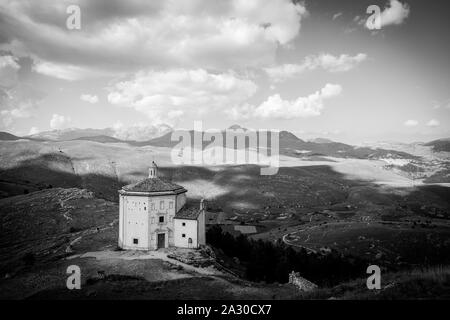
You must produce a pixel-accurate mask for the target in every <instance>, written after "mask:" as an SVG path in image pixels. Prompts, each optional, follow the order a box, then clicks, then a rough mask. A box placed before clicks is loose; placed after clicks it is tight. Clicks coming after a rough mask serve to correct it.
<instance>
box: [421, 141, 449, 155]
mask: <svg viewBox="0 0 450 320" xmlns="http://www.w3.org/2000/svg"><path fill="white" fill-rule="evenodd" d="M424 145H425V146H431V147H433V150H434V151H436V152H439V151H444V152H450V139H439V140H434V141H430V142H428V143H425V144H424Z"/></svg>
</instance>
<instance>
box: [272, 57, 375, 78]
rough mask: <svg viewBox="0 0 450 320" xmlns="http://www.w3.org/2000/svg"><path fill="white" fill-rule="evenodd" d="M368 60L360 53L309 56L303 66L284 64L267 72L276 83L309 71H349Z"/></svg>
mask: <svg viewBox="0 0 450 320" xmlns="http://www.w3.org/2000/svg"><path fill="white" fill-rule="evenodd" d="M366 59H367V55H366V54H365V53H358V54H357V55H355V56H350V55H348V54H341V55H340V56H333V55H331V54H325V53H323V54H320V55H318V56H308V57H306V58H305V59H304V61H303V62H302V63H301V64H283V65H280V66H276V67H271V68H266V69H265V71H266V72H267V74H268V75H269V76H270V77H271V79H272V80H274V81H282V80H284V79H287V78H290V77H293V76H296V75H299V74H301V73H303V72H305V71H307V70H314V69H317V68H322V69H325V70H327V71H330V72H344V71H349V70H351V69H353V68H354V67H356V66H357V65H358V64H360V63H361V62H362V61H364V60H366Z"/></svg>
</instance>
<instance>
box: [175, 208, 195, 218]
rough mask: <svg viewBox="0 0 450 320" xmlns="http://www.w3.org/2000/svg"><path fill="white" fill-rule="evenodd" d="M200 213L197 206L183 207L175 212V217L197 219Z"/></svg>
mask: <svg viewBox="0 0 450 320" xmlns="http://www.w3.org/2000/svg"><path fill="white" fill-rule="evenodd" d="M199 214H200V208H199V207H186V206H185V207H183V209H181V210H180V211H178V212H177V213H176V214H175V219H189V220H197V218H198V216H199Z"/></svg>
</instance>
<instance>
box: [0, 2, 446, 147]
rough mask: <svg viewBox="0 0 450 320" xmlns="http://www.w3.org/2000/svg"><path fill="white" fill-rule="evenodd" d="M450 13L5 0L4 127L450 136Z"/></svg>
mask: <svg viewBox="0 0 450 320" xmlns="http://www.w3.org/2000/svg"><path fill="white" fill-rule="evenodd" d="M71 4H78V5H79V7H80V9H81V29H80V30H76V29H75V30H70V29H68V28H67V26H66V21H67V18H68V17H69V14H68V13H67V12H66V10H67V7H68V6H69V5H71ZM371 4H376V5H379V6H380V8H381V9H382V14H381V30H378V31H374V30H369V29H368V28H367V26H366V22H367V18H368V17H369V15H370V14H367V13H366V9H367V7H368V6H369V5H371ZM448 14H449V10H447V8H446V1H443V0H442V1H432V2H431V1H430V2H427V1H415V0H401V1H397V0H388V1H386V0H383V1H377V0H368V1H361V0H359V1H336V0H329V1H324V0H319V1H311V0H310V1H304V2H291V1H288V0H267V1H256V0H235V1H225V0H217V1H212V0H192V1H191V0H190V1H183V0H176V1H175V0H174V1H153V2H152V1H148V0H145V1H144V0H143V1H137V0H131V1H130V0H127V1H122V0H96V1H84V0H80V1H76V0H69V1H62V0H59V1H50V0H45V1H43V0H40V1H35V0H29V1H26V0H11V1H8V0H0V113H1V115H0V117H1V121H0V130H1V131H8V132H11V133H14V134H18V135H27V134H29V133H35V132H38V131H46V130H52V129H64V128H68V127H78V128H105V127H115V128H120V129H121V130H135V129H136V128H141V127H143V126H154V125H160V124H169V125H171V126H173V127H175V128H192V127H193V124H194V121H195V120H203V125H204V128H225V127H228V126H230V125H232V124H235V123H238V124H240V125H242V126H245V127H248V128H255V129H256V128H264V129H280V130H289V131H292V132H293V133H295V134H297V135H298V136H299V137H301V138H311V137H326V138H330V139H335V140H338V141H343V142H349V143H361V142H364V141H377V140H398V141H407V142H408V141H426V140H431V139H435V138H442V137H450V131H449V124H450V90H449V89H450V64H449V62H448V61H449V57H450V44H449V43H450V41H449V40H448V39H449V35H448V33H449V31H450V28H449V27H450V22H449V19H448V17H447V16H448Z"/></svg>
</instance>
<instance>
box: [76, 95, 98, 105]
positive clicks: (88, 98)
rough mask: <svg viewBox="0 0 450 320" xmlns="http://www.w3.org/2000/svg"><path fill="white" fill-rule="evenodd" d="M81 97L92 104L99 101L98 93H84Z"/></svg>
mask: <svg viewBox="0 0 450 320" xmlns="http://www.w3.org/2000/svg"><path fill="white" fill-rule="evenodd" d="M80 99H81V100H82V101H86V102H88V103H92V104H95V103H97V102H98V97H97V96H96V95H91V94H82V95H81V96H80Z"/></svg>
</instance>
